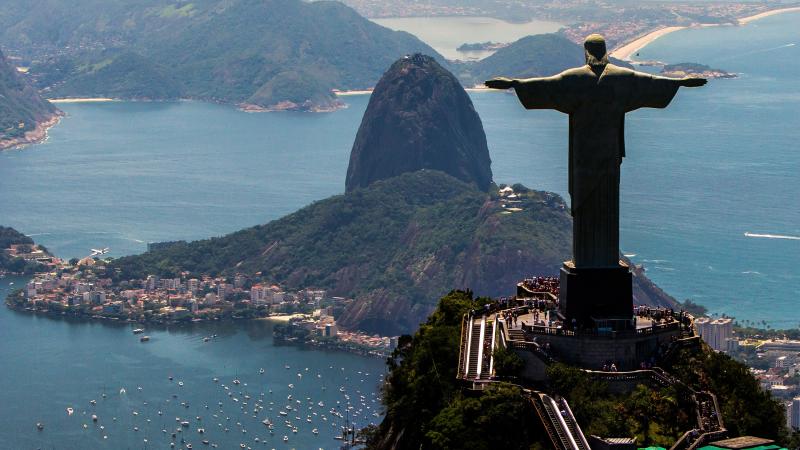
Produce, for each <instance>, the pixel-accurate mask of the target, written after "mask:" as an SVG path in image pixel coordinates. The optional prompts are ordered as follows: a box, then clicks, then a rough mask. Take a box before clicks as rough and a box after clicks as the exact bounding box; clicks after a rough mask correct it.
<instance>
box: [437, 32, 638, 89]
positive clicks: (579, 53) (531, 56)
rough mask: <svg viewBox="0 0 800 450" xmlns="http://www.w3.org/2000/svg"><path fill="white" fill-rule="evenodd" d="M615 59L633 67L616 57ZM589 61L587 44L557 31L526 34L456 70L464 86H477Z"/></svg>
mask: <svg viewBox="0 0 800 450" xmlns="http://www.w3.org/2000/svg"><path fill="white" fill-rule="evenodd" d="M611 62H612V63H614V64H616V65H619V66H622V67H631V66H630V64H628V63H626V62H624V61H620V60H617V59H616V58H612V59H611ZM585 63H586V61H585V59H584V52H583V47H581V46H580V45H578V44H576V43H574V42H572V41H570V40H569V39H567V38H566V37H564V36H563V35H561V34H556V33H554V34H537V35H534V36H526V37H524V38H522V39H520V40H518V41H516V42H514V43H512V44H511V45H509V46H508V47H504V48H501V49H500V50H498V51H497V52H495V53H494V54H492V55H491V56H488V57H486V58H484V59H481V60H479V61H475V62H464V63H455V64H453V65H452V69H453V72H454V73H455V74H456V75H457V76H458V77H459V79H460V80H461V82H462V83H463V84H464V86H474V85H482V84H483V82H484V81H486V80H488V79H490V78H493V77H496V76H507V77H513V78H531V77H543V76H549V75H554V74H556V73H559V72H561V71H563V70H566V69H569V68H571V67H577V66H582V65H584V64H585Z"/></svg>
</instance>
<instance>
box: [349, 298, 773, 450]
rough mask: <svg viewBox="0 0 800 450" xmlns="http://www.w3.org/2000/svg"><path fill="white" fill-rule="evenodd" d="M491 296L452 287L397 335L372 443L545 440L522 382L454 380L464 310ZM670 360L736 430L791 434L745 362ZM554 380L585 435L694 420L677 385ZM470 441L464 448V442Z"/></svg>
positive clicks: (640, 431) (653, 430)
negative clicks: (486, 384) (619, 389)
mask: <svg viewBox="0 0 800 450" xmlns="http://www.w3.org/2000/svg"><path fill="white" fill-rule="evenodd" d="M487 301H488V300H487V299H483V298H477V299H476V298H474V297H473V295H472V293H471V292H462V291H453V292H451V293H450V294H448V295H446V296H445V297H443V298H442V299H441V300H440V301H439V305H438V307H437V309H436V311H435V312H434V313H433V314H432V315H431V316H430V318H429V319H428V321H427V322H426V323H425V324H423V325H422V326H420V329H419V331H417V332H416V333H415V334H414V336H413V338H412V337H410V336H405V337H403V338H401V342H400V345H399V346H398V348H397V349H396V350H395V352H394V353H393V355H392V357H391V358H390V359H389V360H388V366H389V375H388V376H387V378H386V382H385V385H384V388H383V390H384V398H383V401H384V406H385V408H386V417H385V419H384V421H383V422H382V423H381V424H380V425H379V426H378V427H373V428H370V429H367V430H365V432H364V434H365V435H366V436H367V437H368V438H369V440H368V445H367V447H368V448H369V449H373V450H378V449H389V448H395V449H417V448H433V449H444V448H471V449H493V448H509V449H523V448H524V449H527V448H549V446H550V444H549V442H548V441H547V435H546V434H545V432H544V431H543V430H542V428H541V426H540V424H539V423H538V419H536V416H535V414H536V413H535V411H534V410H533V408H532V407H531V406H529V404H528V403H527V402H526V401H524V399H523V397H522V396H521V395H520V390H519V388H516V387H514V386H513V385H509V384H504V383H498V385H497V386H496V387H494V388H493V389H489V390H487V391H484V392H483V393H476V392H472V391H469V390H465V389H463V388H462V387H461V386H460V385H459V384H458V382H457V380H456V373H455V370H456V366H457V364H458V348H459V341H460V331H461V329H460V324H461V317H462V315H463V314H464V313H466V312H468V311H469V310H471V309H478V308H480V307H481V306H482V305H483V304H484V303H486V302H487ZM674 361H676V362H675V363H673V364H671V365H670V366H668V367H666V370H668V371H669V372H670V373H672V374H673V375H676V376H678V378H680V379H682V380H683V381H684V382H685V383H687V384H688V385H690V386H691V387H692V388H694V389H701V388H702V389H711V390H712V391H713V392H715V393H716V394H717V397H718V399H719V401H720V404H721V408H722V412H723V418H724V420H725V426H726V427H727V428H728V429H729V430H731V432H732V434H733V435H745V434H755V435H758V436H764V437H768V438H775V439H779V440H782V441H784V442H785V441H786V440H787V439H788V436H787V434H786V429H785V416H784V411H783V407H782V405H781V404H780V403H779V402H777V401H776V400H774V399H772V398H771V397H770V395H769V394H768V393H766V392H765V391H763V390H761V388H760V387H759V385H758V382H757V381H756V380H755V378H753V376H752V375H751V374H750V373H749V371H748V369H747V367H746V366H744V365H743V364H741V363H738V362H736V361H734V360H732V359H731V358H729V357H727V356H725V355H723V354H719V353H715V352H713V351H711V350H710V349H708V348H703V349H702V350H694V351H689V350H686V351H684V353H683V354H680V355H679V356H678V357H677V358H674ZM548 376H549V377H550V379H551V382H550V384H549V385H546V386H544V385H543V386H536V388H537V389H541V390H544V391H546V392H550V393H557V394H560V395H563V396H564V397H565V398H567V400H568V401H569V403H570V406H571V408H572V410H573V412H574V413H575V416H576V419H577V420H578V423H579V424H580V425H581V428H582V429H583V431H584V433H585V434H587V435H588V434H598V435H602V436H636V437H637V438H638V440H637V443H639V444H640V446H647V445H649V444H659V445H662V446H664V445H666V446H668V445H669V444H671V443H673V442H674V441H675V440H676V439H677V438H678V437H679V436H680V434H682V433H683V432H685V431H687V430H688V429H691V428H693V426H694V424H695V422H694V421H695V420H696V419H695V417H694V413H693V407H692V406H691V404H690V403H689V402H687V392H682V391H681V388H669V389H662V390H656V389H651V388H648V387H645V386H643V385H640V386H638V387H636V388H635V389H634V390H633V391H632V392H630V393H628V394H625V395H614V394H611V393H609V391H608V388H607V386H606V385H605V384H603V383H599V382H595V381H592V380H591V379H590V378H589V377H588V375H587V374H586V373H584V372H582V371H580V370H578V369H575V368H571V367H568V366H565V365H560V364H556V365H553V366H551V367H550V368H549V370H548ZM465 445H466V446H467V447H464V446H465Z"/></svg>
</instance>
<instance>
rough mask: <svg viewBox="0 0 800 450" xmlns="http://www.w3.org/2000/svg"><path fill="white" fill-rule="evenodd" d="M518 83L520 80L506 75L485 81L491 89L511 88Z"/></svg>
mask: <svg viewBox="0 0 800 450" xmlns="http://www.w3.org/2000/svg"><path fill="white" fill-rule="evenodd" d="M518 84H519V80H517V79H514V78H506V77H495V78H492V79H491V80H486V81H485V82H484V83H483V85H484V86H486V87H487V88H489V89H511V88H512V87H514V86H516V85H518Z"/></svg>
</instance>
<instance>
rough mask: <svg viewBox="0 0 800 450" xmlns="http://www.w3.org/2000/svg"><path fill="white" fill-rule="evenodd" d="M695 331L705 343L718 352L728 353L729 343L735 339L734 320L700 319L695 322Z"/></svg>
mask: <svg viewBox="0 0 800 450" xmlns="http://www.w3.org/2000/svg"><path fill="white" fill-rule="evenodd" d="M694 326H695V331H697V334H699V335H700V337H701V338H702V339H703V341H705V342H706V344H708V345H709V346H710V347H711V348H712V349H714V350H716V351H718V352H726V351H728V348H729V344H728V341H729V340H732V339H733V319H729V318H723V319H715V320H714V319H710V318H708V317H700V318H699V319H695V321H694Z"/></svg>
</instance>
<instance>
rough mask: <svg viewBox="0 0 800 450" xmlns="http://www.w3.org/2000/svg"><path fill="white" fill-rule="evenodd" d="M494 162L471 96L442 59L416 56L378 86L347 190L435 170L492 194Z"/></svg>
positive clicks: (356, 144) (352, 158) (364, 121)
mask: <svg viewBox="0 0 800 450" xmlns="http://www.w3.org/2000/svg"><path fill="white" fill-rule="evenodd" d="M491 163H492V162H491V158H490V157H489V147H488V146H487V144H486V134H485V133H484V131H483V124H482V123H481V119H480V117H478V113H477V112H476V111H475V108H474V106H473V105H472V100H471V99H470V98H469V95H467V93H466V92H464V89H463V88H462V87H461V84H460V83H459V82H458V80H457V79H456V78H455V77H454V76H453V75H452V74H451V73H450V72H448V71H447V70H446V69H445V68H444V67H442V66H441V65H439V63H437V62H436V60H434V59H433V58H432V57H430V56H426V55H421V54H415V55H412V56H406V57H403V58H401V59H399V60H398V61H396V62H395V63H394V64H392V66H391V67H390V68H389V70H387V71H386V73H385V74H384V75H383V77H381V79H380V81H379V82H378V84H377V85H376V86H375V90H374V91H373V92H372V95H371V96H370V99H369V105H367V110H366V112H365V113H364V117H363V119H362V120H361V126H360V127H359V129H358V134H357V135H356V139H355V142H354V143H353V149H352V151H351V152H350V164H349V167H348V168H347V178H346V181H345V186H346V189H347V191H348V192H349V191H352V190H353V189H357V188H361V187H366V186H368V185H370V184H372V183H374V182H375V181H378V180H382V179H386V178H390V177H393V176H397V175H399V174H401V173H405V172H414V171H417V170H421V169H433V170H441V171H443V172H445V173H447V174H449V175H452V176H454V177H455V178H458V179H459V180H461V181H464V182H467V183H472V184H474V185H476V186H477V187H478V188H479V189H481V190H484V191H486V190H488V189H489V185H490V184H491V183H492V168H491Z"/></svg>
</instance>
